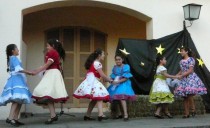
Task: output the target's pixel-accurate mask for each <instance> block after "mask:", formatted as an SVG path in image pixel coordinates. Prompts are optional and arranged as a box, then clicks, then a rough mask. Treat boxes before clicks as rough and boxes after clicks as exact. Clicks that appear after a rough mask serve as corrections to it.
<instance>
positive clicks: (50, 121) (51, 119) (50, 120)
mask: <svg viewBox="0 0 210 128" xmlns="http://www.w3.org/2000/svg"><path fill="white" fill-rule="evenodd" d="M57 120H58V116H57V115H56V116H55V117H53V118H50V119H49V120H47V121H45V124H52V123H53V122H54V121H57Z"/></svg>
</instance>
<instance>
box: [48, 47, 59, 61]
mask: <svg viewBox="0 0 210 128" xmlns="http://www.w3.org/2000/svg"><path fill="white" fill-rule="evenodd" d="M46 56H47V61H48V60H50V61H52V62H55V60H56V59H57V54H56V52H55V51H54V50H52V51H50V52H48V53H47V55H46Z"/></svg>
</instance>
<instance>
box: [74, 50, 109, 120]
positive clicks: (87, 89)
mask: <svg viewBox="0 0 210 128" xmlns="http://www.w3.org/2000/svg"><path fill="white" fill-rule="evenodd" d="M104 57H105V55H104V51H102V50H101V49H96V50H95V51H94V52H93V53H92V54H90V56H89V57H88V59H87V61H86V63H85V68H86V69H87V75H86V78H85V80H84V81H83V82H82V83H81V84H80V85H79V87H78V88H77V89H76V91H75V92H74V94H73V96H74V97H75V98H78V99H79V98H88V99H91V101H90V103H89V106H88V110H87V113H86V116H84V120H95V119H93V118H92V117H91V116H90V115H91V112H92V110H93V108H94V106H95V105H96V103H97V105H98V121H102V120H103V119H108V118H107V117H106V116H104V114H103V110H102V109H103V105H102V103H103V101H109V93H108V91H107V89H106V88H105V87H104V85H103V84H102V83H101V82H100V81H99V79H100V77H102V78H103V79H104V80H105V81H108V82H112V79H110V78H108V77H107V76H106V75H105V74H104V72H103V71H102V64H101V62H100V61H102V60H104Z"/></svg>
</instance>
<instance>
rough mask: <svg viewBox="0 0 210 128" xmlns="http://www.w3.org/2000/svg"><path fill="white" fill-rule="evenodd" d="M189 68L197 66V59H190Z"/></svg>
mask: <svg viewBox="0 0 210 128" xmlns="http://www.w3.org/2000/svg"><path fill="white" fill-rule="evenodd" d="M189 66H192V67H194V66H195V59H193V58H192V57H190V59H189Z"/></svg>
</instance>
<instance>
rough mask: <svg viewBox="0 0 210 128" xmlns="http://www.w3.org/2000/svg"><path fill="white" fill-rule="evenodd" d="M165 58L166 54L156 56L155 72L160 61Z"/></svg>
mask: <svg viewBox="0 0 210 128" xmlns="http://www.w3.org/2000/svg"><path fill="white" fill-rule="evenodd" d="M164 58H165V56H163V55H160V54H158V55H157V57H156V63H155V70H154V71H155V73H156V71H157V66H158V65H159V64H160V61H161V60H163V59H164Z"/></svg>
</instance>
